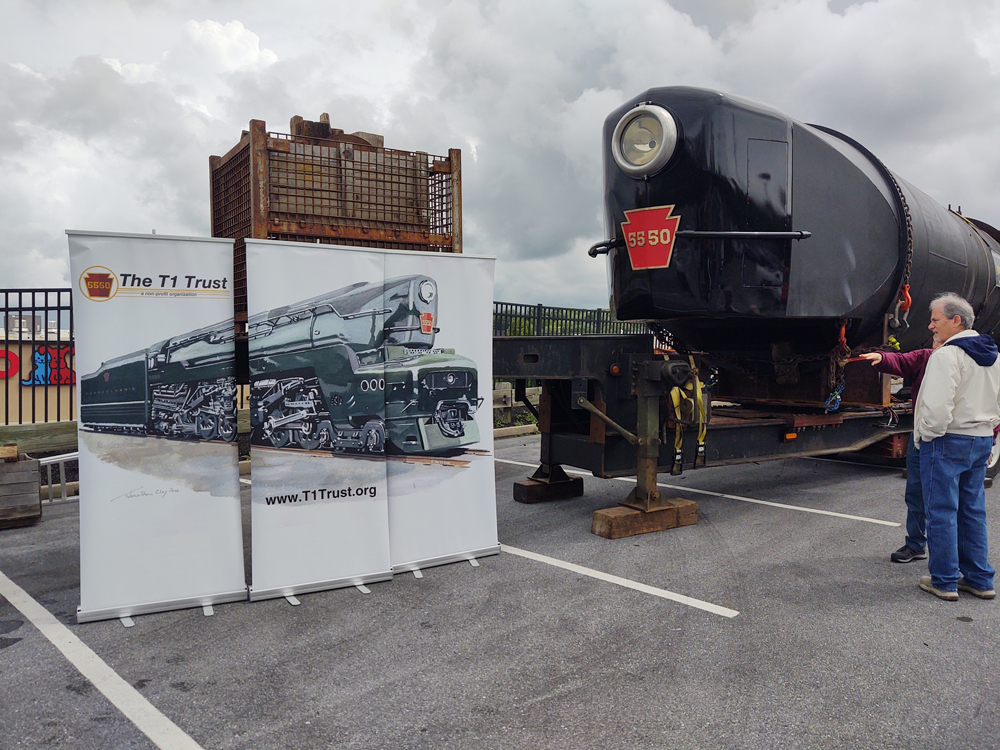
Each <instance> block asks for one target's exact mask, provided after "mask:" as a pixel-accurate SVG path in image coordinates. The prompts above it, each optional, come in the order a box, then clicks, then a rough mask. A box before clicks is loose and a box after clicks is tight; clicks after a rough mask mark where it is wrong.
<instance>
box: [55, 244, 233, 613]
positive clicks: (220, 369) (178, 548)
mask: <svg viewBox="0 0 1000 750" xmlns="http://www.w3.org/2000/svg"><path fill="white" fill-rule="evenodd" d="M67 235H68V236H69V253H70V268H71V274H72V280H73V310H74V316H75V321H74V323H75V329H76V341H75V345H76V360H75V364H76V372H77V373H78V375H79V376H78V377H77V383H76V387H77V395H78V401H77V403H78V404H79V405H80V415H79V419H78V420H77V424H78V429H79V435H78V442H79V454H80V458H79V465H80V607H79V609H78V610H77V620H78V621H79V622H86V621H90V620H99V619H108V618H113V617H121V616H126V615H135V614H142V613H146V612H158V611H164V610H169V609H180V608H184V607H193V606H201V605H206V604H213V603H219V602H227V601H237V600H240V599H245V598H246V580H245V576H244V561H243V536H242V527H241V521H240V499H239V467H238V455H237V446H236V442H235V441H236V403H235V394H236V379H235V369H234V353H235V351H234V335H233V297H232V276H233V243H232V241H231V240H221V239H198V238H185V237H166V236H159V235H127V234H103V233H96V232H75V231H68V232H67Z"/></svg>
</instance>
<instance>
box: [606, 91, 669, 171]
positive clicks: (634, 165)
mask: <svg viewBox="0 0 1000 750" xmlns="http://www.w3.org/2000/svg"><path fill="white" fill-rule="evenodd" d="M676 147H677V123H676V122H674V118H673V116H672V115H671V114H670V113H669V112H667V110H665V109H664V108H663V107H658V106H656V105H655V104H642V105H640V106H638V107H635V108H634V109H631V110H629V111H628V112H626V113H625V116H624V117H622V119H621V120H619V121H618V125H616V126H615V132H614V135H613V136H612V137H611V153H612V154H613V155H614V157H615V162H617V163H618V166H619V167H621V169H622V171H623V172H625V173H626V174H628V175H631V176H632V177H644V176H646V175H650V174H653V173H655V172H658V171H659V170H661V169H662V168H663V167H664V165H666V163H667V162H668V161H669V160H670V157H671V156H673V154H674V150H675V149H676Z"/></svg>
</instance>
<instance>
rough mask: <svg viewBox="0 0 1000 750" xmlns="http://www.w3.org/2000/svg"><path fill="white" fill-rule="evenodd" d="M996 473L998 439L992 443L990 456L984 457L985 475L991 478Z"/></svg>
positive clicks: (998, 466)
mask: <svg viewBox="0 0 1000 750" xmlns="http://www.w3.org/2000/svg"><path fill="white" fill-rule="evenodd" d="M997 474H1000V440H998V441H997V442H995V443H993V448H992V449H991V450H990V457H989V458H988V459H986V476H987V477H989V478H990V479H993V477H995V476H996V475H997Z"/></svg>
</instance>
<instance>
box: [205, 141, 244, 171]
mask: <svg viewBox="0 0 1000 750" xmlns="http://www.w3.org/2000/svg"><path fill="white" fill-rule="evenodd" d="M249 143H250V134H249V133H246V135H244V136H243V137H242V138H240V142H239V143H237V144H236V145H235V146H233V147H232V148H231V149H229V150H228V151H227V152H226V153H225V154H223V155H222V156H210V157H208V158H209V161H210V162H211V160H212V159H218V160H219V161H218V164H217V165H215V166H218V167H224V166H226V164H228V163H229V161H230V160H231V159H233V158H234V157H235V156H236V155H237V154H238V153H240V151H242V150H243V149H244V148H246V147H247V145H248V144H249ZM215 166H213V169H214V168H215Z"/></svg>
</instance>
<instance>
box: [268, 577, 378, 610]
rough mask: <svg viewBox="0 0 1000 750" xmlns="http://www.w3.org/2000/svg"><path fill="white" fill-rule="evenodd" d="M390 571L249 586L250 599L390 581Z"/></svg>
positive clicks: (309, 592)
mask: <svg viewBox="0 0 1000 750" xmlns="http://www.w3.org/2000/svg"><path fill="white" fill-rule="evenodd" d="M391 580H392V571H391V570H387V571H385V572H383V573H369V574H368V575H363V576H349V577H347V578H337V579H334V580H331V581H315V582H313V583H299V584H296V585H294V586H278V587H276V588H270V589H258V590H256V591H255V590H254V587H253V586H251V587H250V601H252V602H259V601H261V600H263V599H278V598H279V597H283V596H290V595H292V594H311V593H313V592H314V591H328V590H329V589H343V588H347V587H348V586H357V585H358V584H359V583H378V582H379V581H391Z"/></svg>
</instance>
